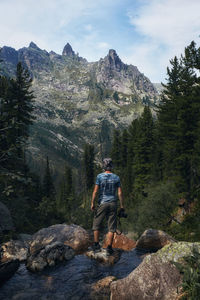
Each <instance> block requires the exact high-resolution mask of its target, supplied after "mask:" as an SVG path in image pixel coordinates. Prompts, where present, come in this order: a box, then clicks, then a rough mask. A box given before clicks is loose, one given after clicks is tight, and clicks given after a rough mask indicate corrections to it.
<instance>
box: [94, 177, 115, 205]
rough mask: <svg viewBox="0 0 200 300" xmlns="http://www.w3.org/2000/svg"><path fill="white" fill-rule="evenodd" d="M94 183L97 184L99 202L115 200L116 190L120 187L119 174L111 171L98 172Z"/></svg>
mask: <svg viewBox="0 0 200 300" xmlns="http://www.w3.org/2000/svg"><path fill="white" fill-rule="evenodd" d="M96 184H97V185H98V186H99V201H98V202H99V204H102V203H105V202H112V201H116V200H117V199H116V191H117V188H118V187H120V179H119V176H117V175H116V174H114V173H111V172H104V173H100V174H99V175H98V176H97V180H96Z"/></svg>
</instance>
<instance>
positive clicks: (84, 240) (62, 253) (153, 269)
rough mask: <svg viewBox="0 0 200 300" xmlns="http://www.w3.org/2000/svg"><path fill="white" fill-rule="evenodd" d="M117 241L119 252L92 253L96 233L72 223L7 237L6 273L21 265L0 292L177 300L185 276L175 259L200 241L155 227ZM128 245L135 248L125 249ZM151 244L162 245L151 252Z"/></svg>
mask: <svg viewBox="0 0 200 300" xmlns="http://www.w3.org/2000/svg"><path fill="white" fill-rule="evenodd" d="M115 242H117V245H118V247H117V248H116V249H115V251H114V256H113V257H109V258H107V257H106V254H105V253H104V252H103V251H102V252H101V253H100V254H96V255H94V254H93V253H92V254H91V253H90V252H87V248H88V246H89V245H90V244H91V243H92V238H91V235H90V233H88V232H87V231H86V230H85V229H83V228H81V227H80V226H77V225H66V224H57V225H53V226H50V227H48V228H43V229H41V230H40V231H38V232H37V233H35V234H34V235H33V236H32V237H31V238H30V237H29V238H28V239H26V240H25V241H10V242H7V243H5V244H4V245H2V262H1V268H0V270H1V274H0V275H1V279H2V278H4V277H5V279H8V278H10V277H11V276H12V274H14V273H15V272H16V270H17V268H18V267H19V269H18V271H17V272H16V273H15V275H13V277H12V278H11V279H10V280H8V281H7V282H6V283H4V284H3V285H2V287H1V289H0V298H1V299H13V300H16V299H19V300H22V299H27V296H28V295H29V296H30V297H31V299H39V298H40V295H41V294H42V295H43V297H44V299H52V300H53V299H95V300H96V299H112V300H118V299H125V300H126V299H127V300H129V299H131V300H132V299H133V300H138V299H140V300H143V299H144V300H161V299H162V300H175V299H177V297H178V294H177V287H178V286H179V285H180V284H181V281H182V277H181V275H180V273H179V271H178V270H177V268H176V267H175V265H174V264H173V262H180V261H181V260H182V258H183V257H184V256H190V255H191V254H192V249H193V246H194V245H195V246H196V248H197V249H198V250H199V252H200V243H187V242H176V241H175V240H174V239H173V238H172V237H170V236H169V235H167V234H166V233H164V232H162V231H159V230H153V229H149V230H146V231H145V232H144V233H143V235H142V236H141V237H140V239H139V240H138V241H137V242H134V241H131V240H129V239H128V238H127V237H126V236H123V235H119V236H115ZM104 245H106V240H105V241H104ZM127 245H129V246H128V247H130V245H132V249H128V251H126V250H124V249H123V248H124V247H126V246H127ZM120 248H121V249H120ZM148 249H151V250H152V249H153V250H154V251H156V250H158V251H157V252H156V253H152V254H148V251H150V250H148ZM145 253H146V254H145ZM144 254H145V255H144ZM88 257H89V258H88ZM91 258H92V259H91ZM19 261H21V265H20V263H19ZM6 262H7V264H8V266H9V268H8V271H9V272H10V271H11V273H9V276H8V273H6V272H7V271H6V268H5V266H6V265H5V263H6ZM11 262H13V265H11ZM19 265H20V266H19ZM11 266H12V267H11ZM30 271H31V272H30ZM38 271H39V272H38ZM33 272H34V273H33ZM2 276H3V277H2ZM1 283H3V280H2V282H1ZM25 290H26V292H25Z"/></svg>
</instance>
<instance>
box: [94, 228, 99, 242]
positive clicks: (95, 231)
mask: <svg viewBox="0 0 200 300" xmlns="http://www.w3.org/2000/svg"><path fill="white" fill-rule="evenodd" d="M94 242H95V243H99V230H94Z"/></svg>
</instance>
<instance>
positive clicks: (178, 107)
mask: <svg viewBox="0 0 200 300" xmlns="http://www.w3.org/2000/svg"><path fill="white" fill-rule="evenodd" d="M199 57H200V55H199V49H196V48H195V44H194V43H193V42H192V43H191V45H190V46H188V47H187V48H186V49H185V55H184V56H183V55H182V57H181V58H180V59H179V60H178V59H177V58H176V57H175V59H174V60H171V65H172V66H171V69H169V68H168V81H167V84H166V85H165V86H164V87H165V90H164V93H163V101H162V103H161V104H160V106H159V111H158V128H159V135H160V137H162V140H161V148H162V152H163V170H164V174H165V177H173V178H174V180H175V181H176V183H177V184H178V186H179V189H180V191H182V192H183V193H184V194H185V196H187V197H188V198H190V196H189V195H190V193H191V192H192V190H193V188H194V187H193V184H192V182H194V181H195V179H194V176H195V174H197V171H195V170H196V167H197V166H195V165H194V159H193V158H194V156H195V151H194V148H195V143H196V140H197V139H198V133H197V128H198V123H199V118H200V114H199V112H200V87H199V81H200V79H199V77H198V76H197V70H198V68H199V67H198V63H199V61H200V59H199Z"/></svg>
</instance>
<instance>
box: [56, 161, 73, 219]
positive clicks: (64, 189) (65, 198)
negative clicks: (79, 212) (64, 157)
mask: <svg viewBox="0 0 200 300" xmlns="http://www.w3.org/2000/svg"><path fill="white" fill-rule="evenodd" d="M57 203H58V211H59V215H60V216H61V217H62V218H63V221H65V222H66V221H67V222H71V220H72V219H73V214H74V212H75V211H76V209H77V207H75V206H76V203H75V196H74V188H73V179H72V169H71V168H70V167H69V166H67V165H66V166H65V172H64V176H63V178H62V181H61V184H60V188H59V193H58V197H57Z"/></svg>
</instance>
